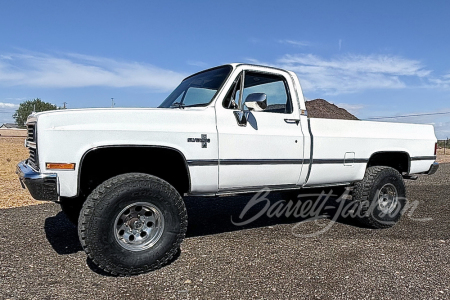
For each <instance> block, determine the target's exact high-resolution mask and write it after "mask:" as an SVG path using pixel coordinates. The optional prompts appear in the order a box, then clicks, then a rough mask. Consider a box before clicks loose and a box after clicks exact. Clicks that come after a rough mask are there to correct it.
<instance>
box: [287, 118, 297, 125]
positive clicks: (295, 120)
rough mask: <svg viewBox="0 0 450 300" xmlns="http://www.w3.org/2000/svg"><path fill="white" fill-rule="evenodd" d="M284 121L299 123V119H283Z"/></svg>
mask: <svg viewBox="0 0 450 300" xmlns="http://www.w3.org/2000/svg"><path fill="white" fill-rule="evenodd" d="M284 121H285V122H286V123H288V124H294V123H295V124H297V125H298V123H300V119H284Z"/></svg>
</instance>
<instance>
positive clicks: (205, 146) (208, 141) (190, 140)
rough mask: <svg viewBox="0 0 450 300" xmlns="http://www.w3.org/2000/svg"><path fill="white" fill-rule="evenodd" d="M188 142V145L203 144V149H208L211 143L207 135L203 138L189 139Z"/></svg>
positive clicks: (203, 135)
mask: <svg viewBox="0 0 450 300" xmlns="http://www.w3.org/2000/svg"><path fill="white" fill-rule="evenodd" d="M187 141H188V143H202V148H208V143H210V142H211V140H210V139H208V135H206V134H202V137H201V138H188V139H187Z"/></svg>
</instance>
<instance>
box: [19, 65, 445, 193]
mask: <svg viewBox="0 0 450 300" xmlns="http://www.w3.org/2000/svg"><path fill="white" fill-rule="evenodd" d="M232 67H233V71H232V72H231V74H230V75H229V77H228V79H227V81H226V83H225V84H224V86H223V87H222V89H221V90H220V91H219V92H218V93H217V94H216V96H215V99H214V100H213V101H212V102H211V103H210V104H209V105H208V106H206V107H186V108H184V109H177V108H139V109H128V108H107V109H106V108H105V109H73V110H58V111H49V112H42V113H37V114H35V115H34V116H31V117H30V118H29V119H28V123H29V124H33V123H37V124H38V125H37V127H36V130H37V133H36V134H37V136H38V139H37V144H36V146H37V149H38V151H39V152H38V153H39V154H38V155H39V156H38V157H39V160H38V168H39V170H41V173H44V174H45V173H48V172H49V171H48V170H46V163H49V162H54V163H55V162H58V163H75V169H74V170H70V171H68V170H56V171H55V170H52V171H50V173H56V174H57V177H58V183H59V196H62V197H75V196H77V195H78V193H79V188H78V183H79V178H78V176H79V175H80V172H79V171H80V170H79V168H80V166H82V161H83V156H84V155H85V154H86V153H88V152H89V151H90V150H92V149H96V148H99V147H117V146H121V145H122V146H152V147H166V148H171V149H175V150H177V151H178V152H179V153H181V154H182V155H183V156H184V158H185V159H186V163H187V166H188V171H189V178H190V188H189V191H188V192H187V193H188V194H198V195H203V194H205V195H215V194H221V193H233V192H245V191H252V190H257V189H260V188H262V187H273V188H274V189H291V188H300V187H310V186H321V185H335V184H339V185H342V184H350V183H352V182H355V181H358V180H361V179H362V178H363V176H364V172H365V170H366V167H367V163H368V162H369V159H370V158H371V157H372V156H373V155H374V154H376V153H381V152H397V153H406V154H408V156H409V160H410V162H409V163H410V167H409V171H408V172H407V173H408V174H415V173H423V172H427V171H428V170H429V169H430V166H431V165H432V164H433V162H434V161H435V154H434V147H435V143H436V137H435V134H434V129H433V126H432V125H415V124H402V123H387V122H368V121H354V120H331V119H308V117H307V113H306V107H305V102H304V97H303V93H302V89H301V86H300V84H299V81H298V79H297V77H296V75H295V74H294V73H292V72H287V71H284V70H279V69H274V68H268V67H261V66H254V65H242V64H241V65H238V64H233V65H232ZM243 70H252V71H261V72H269V73H274V74H278V75H280V76H283V77H284V78H285V79H286V82H287V83H288V84H289V90H290V91H291V92H292V93H291V97H292V104H293V110H292V113H290V114H278V113H266V112H264V111H254V112H252V115H253V116H254V119H255V122H257V127H253V126H238V124H237V123H236V119H235V117H234V115H233V112H232V111H230V110H229V109H226V108H224V107H223V106H222V100H223V98H224V97H225V94H226V93H227V91H228V90H229V89H230V87H231V84H232V83H233V81H234V80H235V78H236V77H237V76H238V75H239V74H240V73H241V72H242V71H243ZM302 112H303V113H302ZM286 120H293V121H286ZM295 120H298V122H296V121H295ZM202 134H203V135H207V139H209V142H208V143H207V147H206V148H202V147H201V145H200V144H199V143H198V142H197V143H196V142H194V143H189V142H187V139H188V138H201V135H202ZM27 146H28V147H33V146H34V144H33V142H28V143H27ZM121 159H123V160H126V159H127V158H126V157H123V158H121ZM99 167H101V166H99ZM236 174H246V176H236Z"/></svg>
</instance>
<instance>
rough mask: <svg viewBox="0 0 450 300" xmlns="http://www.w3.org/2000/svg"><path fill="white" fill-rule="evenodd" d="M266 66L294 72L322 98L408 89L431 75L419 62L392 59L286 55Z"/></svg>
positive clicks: (308, 90)
mask: <svg viewBox="0 0 450 300" xmlns="http://www.w3.org/2000/svg"><path fill="white" fill-rule="evenodd" d="M250 61H252V62H253V63H255V60H250ZM269 65H274V66H277V67H280V68H285V69H288V70H291V71H294V72H296V73H297V75H298V76H299V79H300V81H301V83H302V87H303V89H304V90H305V91H307V92H312V91H314V92H320V93H321V94H324V95H337V94H345V93H355V92H360V91H363V90H368V89H401V88H405V87H407V84H406V83H405V82H406V81H407V80H411V79H416V80H420V81H423V80H428V78H429V77H430V74H431V71H430V70H427V69H425V68H424V66H423V65H422V64H421V62H420V61H417V60H411V59H406V58H402V57H399V56H392V55H350V54H347V55H342V56H338V57H334V58H331V59H324V58H322V57H320V56H317V55H314V54H296V55H291V54H287V55H285V56H283V57H281V58H280V59H277V60H276V61H275V63H272V64H269Z"/></svg>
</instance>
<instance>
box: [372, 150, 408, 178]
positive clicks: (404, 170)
mask: <svg viewBox="0 0 450 300" xmlns="http://www.w3.org/2000/svg"><path fill="white" fill-rule="evenodd" d="M375 166H385V167H391V168H394V169H396V170H397V171H398V172H399V173H400V174H409V172H410V169H411V156H410V155H409V153H408V152H406V151H378V152H375V153H373V154H372V155H371V156H370V158H369V161H368V162H367V166H366V169H367V168H370V167H375Z"/></svg>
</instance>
